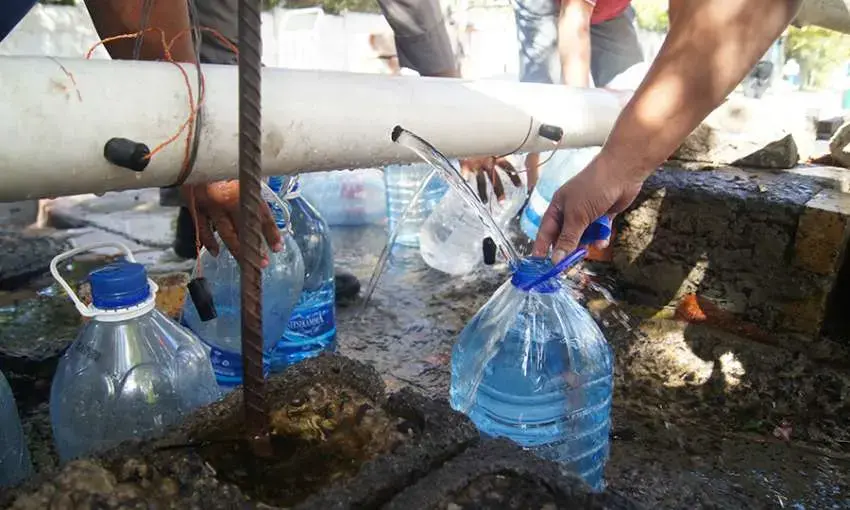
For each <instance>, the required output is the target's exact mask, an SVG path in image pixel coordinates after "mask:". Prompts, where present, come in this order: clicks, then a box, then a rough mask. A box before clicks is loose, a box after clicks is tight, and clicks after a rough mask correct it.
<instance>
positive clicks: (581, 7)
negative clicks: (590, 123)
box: [513, 0, 643, 188]
mask: <svg viewBox="0 0 850 510" xmlns="http://www.w3.org/2000/svg"><path fill="white" fill-rule="evenodd" d="M513 6H514V15H515V17H516V26H517V38H518V40H519V74H520V76H519V78H520V81H523V82H531V83H563V84H564V85H569V86H572V87H589V86H590V85H591V83H590V78H591V77H592V78H593V85H595V86H596V87H605V86H606V85H607V84H608V83H609V82H610V81H611V80H613V79H614V78H615V77H616V76H617V75H619V74H620V73H622V72H624V71H626V70H627V69H629V68H630V67H632V66H634V65H635V64H639V63H641V62H643V53H642V51H641V48H640V43H639V42H638V38H637V32H636V30H635V26H634V19H635V11H634V8H632V6H631V1H630V0H513ZM559 64H560V75H558V74H557V71H556V70H557V69H558V66H559ZM538 164H539V154H529V155H528V157H527V158H526V168H527V169H528V172H529V175H528V179H529V188H531V187H533V185H534V184H535V183H536V181H537V170H538V168H537V167H538Z"/></svg>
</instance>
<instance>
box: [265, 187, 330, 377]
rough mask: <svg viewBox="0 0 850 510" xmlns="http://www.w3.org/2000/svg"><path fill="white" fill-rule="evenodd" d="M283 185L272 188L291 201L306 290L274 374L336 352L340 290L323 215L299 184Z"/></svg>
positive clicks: (280, 346)
mask: <svg viewBox="0 0 850 510" xmlns="http://www.w3.org/2000/svg"><path fill="white" fill-rule="evenodd" d="M282 184H283V183H282V180H281V178H280V177H270V178H269V187H271V188H272V190H273V191H275V192H276V193H278V194H279V195H280V196H284V195H285V196H287V197H288V198H287V203H288V204H289V208H290V216H291V221H292V237H293V238H294V239H295V242H296V243H297V244H298V247H299V248H300V250H301V256H302V258H303V259H304V289H303V290H302V291H301V297H300V298H299V299H298V303H297V304H296V305H295V308H294V309H293V310H292V315H291V316H290V318H289V323H288V325H287V328H286V331H285V332H284V333H283V336H282V337H281V338H280V341H279V342H278V343H277V346H276V348H275V351H274V354H273V355H272V367H271V369H272V371H273V372H279V371H281V370H283V369H284V368H286V367H287V366H289V365H292V364H293V363H297V362H299V361H301V360H303V359H305V358H309V357H312V356H316V355H318V354H319V353H321V352H323V351H334V350H335V349H336V313H335V306H336V296H335V294H336V290H335V286H334V258H333V245H332V244H331V238H330V229H329V228H328V225H327V223H326V222H325V220H324V219H322V217H321V215H320V214H319V212H318V211H317V210H316V209H315V208H314V207H313V206H312V205H311V204H310V203H309V202H308V201H307V200H306V199H305V198H304V197H303V196H300V193H299V189H298V187H299V184H298V183H296V184H295V185H294V186H293V187H292V188H291V189H290V190H289V191H282V190H281V187H282Z"/></svg>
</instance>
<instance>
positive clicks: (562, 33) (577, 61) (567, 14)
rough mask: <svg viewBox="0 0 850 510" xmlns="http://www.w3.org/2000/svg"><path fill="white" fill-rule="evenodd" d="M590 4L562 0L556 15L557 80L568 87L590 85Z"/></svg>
mask: <svg viewBox="0 0 850 510" xmlns="http://www.w3.org/2000/svg"><path fill="white" fill-rule="evenodd" d="M592 14H593V4H592V3H590V2H588V1H587V0H562V1H561V14H560V16H559V17H558V55H559V56H560V57H561V81H562V82H563V83H564V84H565V85H570V86H572V87H587V86H589V85H590V83H589V80H588V77H589V76H590V16H591V15H592Z"/></svg>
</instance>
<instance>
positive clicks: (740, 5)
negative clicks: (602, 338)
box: [534, 0, 801, 261]
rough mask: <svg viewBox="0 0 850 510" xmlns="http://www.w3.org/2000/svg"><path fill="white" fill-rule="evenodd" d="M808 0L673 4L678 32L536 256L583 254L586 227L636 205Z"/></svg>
mask: <svg viewBox="0 0 850 510" xmlns="http://www.w3.org/2000/svg"><path fill="white" fill-rule="evenodd" d="M800 4H801V0H698V1H697V0H670V13H671V16H670V18H671V19H670V31H669V33H668V34H667V39H666V40H665V42H664V45H663V46H662V47H661V51H660V52H659V53H658V56H657V57H656V59H655V62H654V63H653V64H652V67H651V68H650V70H649V72H648V74H647V76H646V78H645V79H644V81H643V83H642V84H641V86H640V87H639V88H638V90H637V91H636V92H635V94H634V96H633V97H632V99H631V100H630V101H629V103H628V104H627V105H626V107H625V108H624V109H623V112H622V113H621V114H620V116H619V118H618V119H617V122H616V123H615V125H614V128H613V129H612V131H611V133H610V135H609V136H608V140H607V141H606V142H605V145H604V146H603V149H602V151H601V152H600V154H599V155H598V156H597V157H596V159H594V160H593V161H592V162H591V163H590V165H588V167H587V168H585V169H584V170H583V171H582V172H580V173H579V174H578V175H577V176H576V177H574V178H573V179H572V180H571V181H570V182H568V183H567V184H566V185H564V186H562V187H561V188H560V189H559V190H558V191H557V192H556V194H555V196H554V197H553V200H552V203H551V204H550V205H549V208H548V209H547V211H546V213H545V215H544V217H543V220H542V221H541V225H540V230H539V232H538V235H537V241H536V242H535V245H534V253H535V254H537V255H545V254H546V253H547V251H548V248H549V247H550V246H553V245H554V247H555V253H553V259H554V260H556V261H557V260H560V259H561V258H563V257H564V256H565V255H566V254H567V253H568V252H570V251H571V250H573V249H575V247H576V245H577V244H578V240H579V238H580V237H581V234H582V232H583V231H584V229H585V228H587V226H588V225H589V224H590V223H591V222H592V221H593V220H595V219H596V218H598V217H599V216H601V215H603V214H608V215H615V214H617V213H620V212H622V211H623V210H625V208H626V207H628V205H629V204H630V203H631V202H632V201H633V200H634V198H635V196H636V195H637V193H638V191H639V190H640V186H641V184H642V183H643V181H644V180H645V179H646V178H647V177H648V176H649V175H650V174H651V173H652V172H653V171H654V170H655V169H656V168H657V167H658V166H659V165H660V164H661V163H663V162H664V161H665V160H666V159H667V158H668V157H669V155H670V154H671V153H672V152H673V151H674V150H675V149H676V147H677V146H678V145H679V144H680V143H681V142H682V140H684V138H685V137H686V136H687V135H688V134H689V133H690V132H691V131H693V129H694V128H696V126H697V125H698V124H699V123H700V122H701V121H702V120H703V119H704V118H705V117H706V116H707V115H708V114H709V113H710V112H711V111H712V110H713V109H714V108H716V107H717V106H718V105H720V103H721V102H722V101H723V99H724V98H725V97H726V96H727V95H728V94H729V93H730V92H731V91H732V90H733V89H734V88H735V86H736V85H737V84H738V83H739V82H740V81H741V79H742V78H743V77H744V76H745V75H746V74H747V73H748V72H749V71H750V69H752V67H753V65H755V63H756V61H758V59H759V58H760V57H761V56H762V55H764V53H765V51H767V48H768V47H769V46H770V45H771V44H772V43H773V41H774V40H775V39H776V38H777V37H778V36H779V35H780V34H781V33H782V30H783V29H784V28H785V27H786V26H787V25H788V23H789V22H790V21H791V19H792V18H793V17H794V15H795V14H796V12H797V9H798V8H799V6H800Z"/></svg>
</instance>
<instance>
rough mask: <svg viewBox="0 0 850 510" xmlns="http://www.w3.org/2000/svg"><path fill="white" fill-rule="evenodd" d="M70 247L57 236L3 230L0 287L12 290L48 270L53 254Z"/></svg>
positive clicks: (0, 250)
mask: <svg viewBox="0 0 850 510" xmlns="http://www.w3.org/2000/svg"><path fill="white" fill-rule="evenodd" d="M69 248H70V245H69V244H68V243H67V242H66V241H64V240H61V239H57V238H54V237H43V236H34V235H27V234H24V233H20V232H14V231H9V230H0V290H13V289H15V288H18V287H20V286H22V285H24V284H26V283H27V282H28V281H29V280H30V279H32V278H34V277H36V276H39V275H41V274H43V273H45V272H46V271H47V270H48V268H49V267H50V261H51V260H53V257H55V256H56V255H58V254H60V253H62V252H63V251H65V250H67V249H69Z"/></svg>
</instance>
